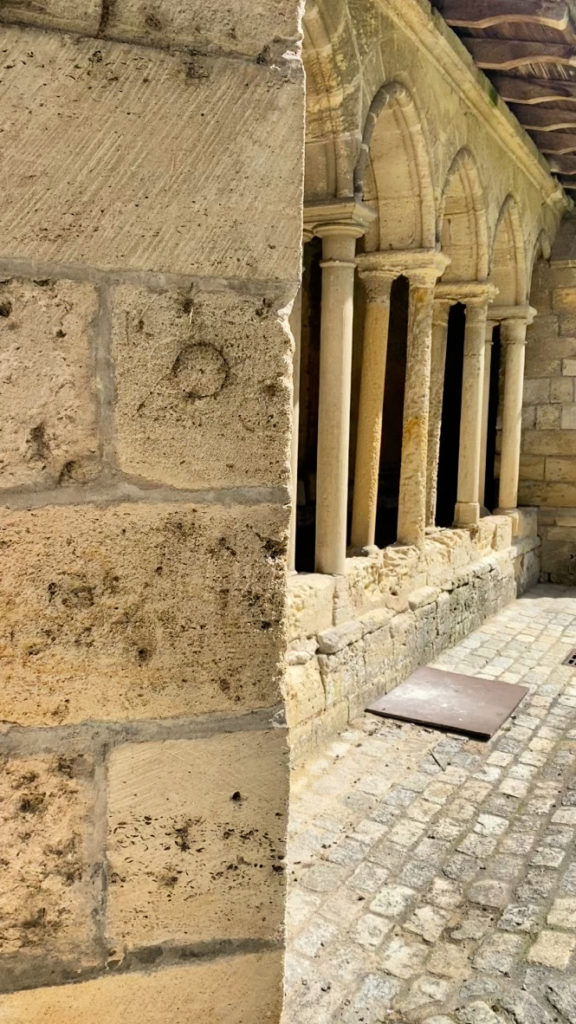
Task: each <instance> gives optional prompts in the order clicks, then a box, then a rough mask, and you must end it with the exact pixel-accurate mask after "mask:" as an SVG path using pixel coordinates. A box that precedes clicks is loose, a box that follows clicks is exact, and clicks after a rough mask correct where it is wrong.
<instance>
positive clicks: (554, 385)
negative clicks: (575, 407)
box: [550, 377, 575, 402]
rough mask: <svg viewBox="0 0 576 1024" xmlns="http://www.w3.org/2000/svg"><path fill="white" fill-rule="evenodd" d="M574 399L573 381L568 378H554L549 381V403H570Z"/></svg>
mask: <svg viewBox="0 0 576 1024" xmlns="http://www.w3.org/2000/svg"><path fill="white" fill-rule="evenodd" d="M574 397H575V393H574V381H573V380H570V378H568V377H554V378H553V379H552V380H551V381H550V401H551V402H571V401H572V400H573V399H574Z"/></svg>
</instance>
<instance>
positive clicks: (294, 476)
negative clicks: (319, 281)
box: [288, 285, 302, 571]
mask: <svg viewBox="0 0 576 1024" xmlns="http://www.w3.org/2000/svg"><path fill="white" fill-rule="evenodd" d="M290 330H291V331H292V337H293V339H294V354H293V356H292V439H291V447H290V501H291V505H290V533H289V535H288V568H289V569H290V570H292V571H293V570H294V569H295V568H296V523H297V513H298V429H299V426H300V359H301V342H302V285H300V288H299V291H298V294H297V296H296V298H295V299H294V305H293V306H292V312H291V314H290Z"/></svg>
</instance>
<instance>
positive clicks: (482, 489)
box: [478, 320, 496, 511]
mask: <svg viewBox="0 0 576 1024" xmlns="http://www.w3.org/2000/svg"><path fill="white" fill-rule="evenodd" d="M495 326H496V325H495V323H494V321H493V320H487V321H486V343H485V346H484V385H483V389H482V435H481V438H480V472H479V474H478V501H479V503H480V511H482V508H483V507H484V497H485V493H486V459H487V457H488V411H489V408H490V372H491V367H492V344H493V340H494V327H495Z"/></svg>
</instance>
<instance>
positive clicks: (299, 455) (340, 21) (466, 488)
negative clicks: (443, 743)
mask: <svg viewBox="0 0 576 1024" xmlns="http://www.w3.org/2000/svg"><path fill="white" fill-rule="evenodd" d="M328 6H329V7H330V11H329V12H328V10H327V8H328ZM345 7H346V5H344V4H335V5H334V4H331V5H326V4H322V3H311V4H309V5H308V8H307V13H306V16H305V19H304V35H305V49H304V53H305V64H306V69H307V75H308V132H307V157H308V160H307V172H306V179H305V207H304V241H305V243H306V245H305V248H306V249H309V250H310V252H309V253H307V254H306V256H305V264H306V261H307V263H308V273H305V275H304V282H303V289H304V292H305V294H304V295H303V296H302V297H301V300H302V301H301V304H299V305H298V308H297V309H295V311H294V313H293V320H292V324H293V329H294V333H295V336H296V346H297V349H298V354H297V359H296V367H297V374H296V378H295V382H294V392H295V423H296V424H297V422H298V417H299V415H300V414H301V419H304V420H305V425H306V431H307V432H305V433H304V435H303V436H302V434H301V442H300V445H298V444H297V443H296V441H295V442H294V444H293V454H292V480H293V499H294V506H295V508H297V507H298V506H299V507H300V519H301V523H302V529H301V530H299V529H298V527H297V513H296V512H295V513H294V515H293V524H292V537H291V567H292V568H299V567H300V566H302V567H304V568H306V569H308V570H309V569H310V568H311V567H312V566H311V546H312V542H311V535H312V533H314V534H315V543H314V545H313V546H314V549H315V555H314V568H315V570H316V571H318V572H322V573H329V574H339V573H342V572H343V571H344V564H345V558H346V552H347V550H351V551H353V552H355V553H358V552H359V551H361V550H363V549H370V548H371V547H372V546H373V545H374V543H375V540H376V535H377V532H379V533H380V534H381V535H382V536H384V537H385V538H386V539H387V540H388V541H397V542H398V543H400V544H405V545H416V546H418V545H421V544H422V541H423V538H424V535H425V531H426V529H430V528H433V527H434V526H435V525H436V524H437V522H438V521H439V522H440V523H441V525H444V526H446V525H451V523H452V521H453V522H454V524H455V525H456V526H474V525H475V524H477V523H478V521H479V517H480V515H481V514H486V511H487V509H489V511H491V512H493V511H496V509H498V510H499V511H503V510H504V511H506V512H510V511H513V510H514V509H515V508H516V506H517V493H518V467H519V457H520V420H521V407H522V380H523V366H524V345H525V342H526V328H527V326H528V325H529V324H530V323H531V321H532V319H533V317H534V314H535V311H534V310H533V309H532V308H531V306H530V304H529V294H530V277H531V271H532V262H531V257H532V254H533V252H534V249H535V239H536V238H537V237H538V235H539V233H540V231H541V230H542V229H543V228H545V226H549V223H550V212H549V210H546V209H544V210H543V211H542V210H541V209H540V206H539V207H538V209H537V210H535V209H534V204H533V202H529V198H531V197H526V196H524V197H523V198H522V197H518V196H517V195H516V194H515V192H514V191H512V190H510V191H508V185H507V182H506V178H507V177H508V178H510V168H506V170H507V171H508V174H501V173H499V174H498V175H495V174H494V167H493V166H491V160H490V156H489V155H488V156H487V154H486V153H484V154H483V157H482V159H480V154H481V151H482V144H481V141H480V144H476V145H475V144H474V141H473V140H469V139H466V140H465V141H464V144H463V145H460V146H459V145H458V141H459V140H458V139H457V138H454V142H453V147H452V148H451V147H450V145H447V144H446V143H447V141H448V140H447V138H446V136H448V139H449V137H450V135H451V134H454V135H455V136H456V135H457V134H461V132H462V127H464V128H465V127H466V125H465V119H462V118H460V119H459V120H460V123H459V124H458V128H459V129H460V132H454V133H452V132H451V129H450V127H447V126H446V125H445V126H444V130H443V132H442V146H441V147H440V145H439V136H440V133H439V131H438V126H439V124H440V123H441V121H442V119H443V117H444V107H443V99H444V97H443V95H442V94H440V103H439V104H438V106H439V109H436V110H434V109H433V103H434V99H433V98H432V97H431V95H430V92H431V90H430V89H428V90H427V92H426V93H425V92H423V88H422V84H421V83H420V82H419V81H418V67H417V66H414V62H413V57H412V62H411V64H412V66H408V67H406V65H404V66H403V69H402V74H401V75H398V76H397V77H394V78H388V79H386V80H385V81H383V82H380V81H379V77H380V76H381V75H383V74H385V71H384V72H383V71H382V69H381V65H382V61H381V60H380V62H378V61H377V59H376V56H375V54H374V52H371V50H370V48H369V47H370V38H371V33H370V28H372V29H373V28H374V25H373V24H371V25H365V26H364V34H363V36H362V33H361V31H359V26H358V24H357V23H354V24H351V21H350V10H349V9H350V8H353V5H348V8H349V9H348V11H347V14H346V13H343V12H345ZM374 16H375V17H376V14H374ZM336 25H338V31H335V26H336ZM360 28H361V26H360ZM377 35H378V34H377V32H374V37H373V38H376V39H377ZM360 37H361V38H360ZM362 47H364V48H365V52H364V53H362V52H361V51H362ZM343 54H345V55H346V60H344V59H343V58H342V55H343ZM350 54H353V55H354V57H355V60H353V61H352V66H351V65H350V60H349V58H350ZM378 56H380V57H381V54H379V55H378ZM389 57H390V50H389V48H387V50H386V58H387V60H388V61H389ZM410 79H412V82H410V84H409V80H410ZM436 101H437V102H438V97H436ZM425 105H426V106H425ZM431 105H432V106H431ZM424 107H425V109H423V108H424ZM446 115H447V117H449V113H448V111H446ZM462 122H464V125H463V124H462ZM492 163H493V161H492ZM498 170H499V171H500V170H501V168H500V167H498ZM512 177H514V174H512ZM546 218H547V219H548V224H547V225H546V224H545V223H543V221H546ZM318 239H320V240H321V243H319V242H318ZM320 277H321V285H319V278H320ZM311 278H312V279H313V282H312V285H311V284H310V279H311ZM355 279H356V285H355ZM402 280H405V281H407V282H408V307H409V308H408V312H407V318H406V317H404V320H406V319H407V323H406V325H405V327H406V338H405V339H404V349H405V356H403V355H402V351H401V350H402V345H401V344H400V345H398V343H397V337H396V338H394V337H393V338H392V340H391V346H390V349H391V350H390V351H389V352H387V347H388V346H387V343H388V338H389V331H390V326H389V325H390V322H391V321H392V324H393V327H392V334H393V335H394V334H396V335H397V331H398V328H396V327H394V325H395V324H396V322H397V321H398V322H400V324H401V322H402V311H401V310H399V309H397V308H395V306H397V305H398V303H400V304H401V303H402V296H403V290H402V288H401V287H398V282H400V281H402ZM358 282H361V285H360V286H359V284H358ZM311 288H312V290H310V289H311ZM302 307H303V309H304V317H305V319H306V323H305V325H304V331H302V313H301V309H302ZM459 307H463V311H464V310H465V315H461V316H460V317H458V309H459ZM463 311H462V312H463ZM449 325H451V326H449ZM495 336H496V341H497V344H496V348H495V351H496V354H497V356H498V358H499V357H500V351H501V352H502V362H503V366H502V372H500V373H499V372H498V370H499V367H498V366H497V365H496V367H495V368H492V371H491V362H492V360H491V356H492V350H493V340H494V337H495ZM448 339H450V340H449V342H448ZM447 342H448V344H447ZM310 346H315V347H316V349H317V350H318V351H317V352H316V354H315V356H313V357H312V361H314V359H315V363H316V366H315V370H314V369H313V370H310V366H309V363H310V358H311V357H310V351H309V349H310ZM396 349H398V350H399V352H396ZM302 352H304V364H302ZM403 358H405V365H404V366H402V365H399V364H398V360H400V361H402V359H403ZM458 360H460V362H461V366H462V370H461V380H459V371H458ZM453 364H456V367H457V369H456V376H455V377H454V365H453ZM446 369H447V371H448V372H447V374H446V373H445V370H446ZM388 375H391V378H392V380H393V381H394V382H395V389H394V392H393V393H392V394H391V395H388V399H387V401H385V394H386V381H387V377H388ZM448 379H450V380H452V381H453V382H454V381H455V385H456V386H455V387H453V388H452V393H451V394H448V395H445V387H444V385H445V380H446V381H448ZM491 380H492V389H494V386H495V384H494V382H495V381H496V384H497V383H498V381H500V385H501V394H500V395H499V396H497V400H496V401H494V396H493V401H492V410H491V406H490V390H491V385H490V382H491ZM447 400H448V407H447V405H446V401H447ZM389 402H392V403H393V404H394V414H395V418H396V427H394V425H391V430H392V433H393V434H394V432H395V431H396V432H397V431H398V426H397V422H398V420H400V421H401V422H402V434H401V445H400V447H401V458H400V465H399V466H396V471H395V472H394V471H393V467H390V466H388V469H387V467H386V464H385V460H386V451H387V450H388V438H387V436H386V431H384V436H383V422H384V423H386V422H387V421H389V410H388V409H387V405H388V404H389ZM454 403H457V405H458V407H459V408H457V409H456V411H454V408H453V406H454ZM301 405H302V409H301ZM304 405H306V406H307V407H306V408H304ZM310 405H317V408H315V409H313V410H312V409H310V408H308V406H310ZM443 413H444V417H445V419H446V421H447V423H449V424H450V427H451V434H452V435H453V433H454V430H456V431H457V433H459V438H460V443H459V445H458V446H457V448H456V449H455V454H454V450H453V452H452V462H453V463H454V462H455V463H456V464H455V465H453V466H452V467H451V472H450V474H449V479H448V480H447V479H446V473H447V467H445V466H442V467H440V466H439V463H440V453H441V433H442V422H443ZM497 414H498V428H499V429H498V448H499V449H500V451H499V454H498V455H497V456H496V464H495V454H496V419H497ZM311 423H312V424H313V426H314V427H316V429H317V437H314V431H313V435H312V437H311V436H310V425H311ZM301 426H302V423H301ZM446 429H448V428H447V427H446ZM297 434H298V432H297V430H296V429H295V437H296V438H297ZM452 441H453V437H452ZM315 442H316V444H315ZM452 448H453V449H454V445H453V444H452ZM396 449H397V450H396V457H397V458H398V457H399V456H400V453H399V451H398V444H396ZM445 458H446V459H448V461H450V456H449V455H446V456H445ZM383 462H384V465H383ZM439 469H440V472H441V479H443V480H444V489H445V490H446V489H450V488H452V489H453V490H454V493H455V498H456V500H455V502H454V508H453V514H452V516H451V518H450V520H449V519H448V514H447V512H446V501H445V499H444V501H443V503H442V504H443V506H444V512H443V515H440V517H439V519H438V518H437V504H438V478H439ZM495 471H496V479H497V480H498V488H497V490H496V491H495V490H494V478H495ZM382 476H385V477H386V476H387V478H388V481H389V485H390V486H389V489H388V490H386V488H384V491H383V487H382V484H383V482H384V481H383V479H382ZM487 480H488V481H489V484H490V488H489V489H490V493H489V495H487V494H486V481H487ZM394 491H397V493H393V492H394ZM386 507H388V509H390V508H391V509H392V510H393V512H394V513H396V510H397V516H396V518H397V523H396V525H395V526H394V529H393V530H392V528H391V526H390V523H388V527H387V529H385V530H383V531H378V528H377V521H378V520H379V519H380V517H381V515H382V514H385V511H384V510H385V508H386ZM312 513H314V517H315V530H313V529H312V526H311V523H312ZM388 518H390V517H389V516H388ZM299 538H301V540H300V541H299ZM300 545H301V548H302V550H301V551H299V548H300ZM300 556H301V557H300Z"/></svg>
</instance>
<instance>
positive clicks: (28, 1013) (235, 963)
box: [0, 0, 304, 1024]
mask: <svg viewBox="0 0 576 1024" xmlns="http://www.w3.org/2000/svg"><path fill="white" fill-rule="evenodd" d="M151 10H152V9H151V8H150V6H149V5H148V4H146V3H144V2H142V0H118V2H117V3H113V4H111V3H109V2H101V0H82V2H81V3H72V2H71V0H46V2H45V3H43V4H42V5H37V4H22V3H21V2H17V3H16V2H15V3H12V2H10V0H6V2H4V3H3V4H2V9H1V12H0V20H1V21H2V22H4V24H3V25H2V39H3V45H2V51H3V52H2V58H3V59H2V76H1V82H0V111H1V114H2V117H1V121H2V164H3V176H2V198H3V202H2V208H1V210H0V239H1V247H0V344H1V346H2V373H1V376H0V452H1V461H0V521H1V540H0V559H1V567H2V571H1V573H0V665H1V666H2V669H1V679H2V686H1V688H0V694H1V695H0V704H1V708H0V718H1V720H2V729H1V730H0V756H1V757H2V769H3V770H2V790H3V792H2V801H1V811H0V818H1V822H2V854H1V856H2V871H3V876H4V884H3V886H2V895H1V896H0V1018H1V1019H2V1020H3V1021H6V1022H8V1021H10V1024H30V1022H31V1021H34V1022H38V1024H40V1022H41V1021H42V1022H45V1024H53V1022H54V1024H55V1022H56V1021H58V1022H63V1021H66V1024H79V1022H81V1024H91V1022H94V1024H95V1022H96V1021H101V1020H114V1021H119V1020H123V1021H126V1022H127V1024H130V1022H134V1024H136V1022H138V1024H168V1022H170V1024H176V1022H183V1021H184V1020H191V1019H193V1020H196V1021H208V1020H210V1021H214V1022H215V1024H216V1022H220V1024H254V1022H255V1021H259V1022H264V1021H269V1022H276V1021H277V1020H278V1019H279V1015H280V1003H281V976H282V943H283V907H284V883H283V874H282V854H283V848H284V838H285V832H286V812H287V775H288V764H287V744H286V737H285V730H284V729H283V728H282V726H281V723H282V720H283V719H282V714H281V708H282V702H281V691H280V683H281V678H282V662H283V653H284V649H285V640H284V632H283V625H282V620H283V615H284V602H285V562H284V557H285V545H286V531H287V525H288V506H287V487H286V485H287V480H288V465H289V429H290V398H291V384H290V367H291V347H292V339H291V336H290V333H289V330H288V327H287V313H288V311H289V308H290V304H291V302H292V300H293V297H294V294H295V292H296V288H297V279H298V275H299V260H300V245H301V202H302V196H301V191H302V166H301V165H302V150H303V120H304V90H303V75H302V70H301V65H300V60H299V57H298V54H297V51H298V46H299V44H298V38H299V16H300V12H299V3H298V0H273V2H264V0H231V2H229V3H227V4H226V5H224V7H223V6H222V5H221V4H219V3H215V2H208V3H207V2H206V0H191V2H187V3H172V2H171V0H170V2H169V0H159V2H157V3H155V4H154V10H153V13H151ZM69 982H74V983H75V984H74V985H73V986H72V985H70V984H67V983H69ZM28 990H32V991H28Z"/></svg>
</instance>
